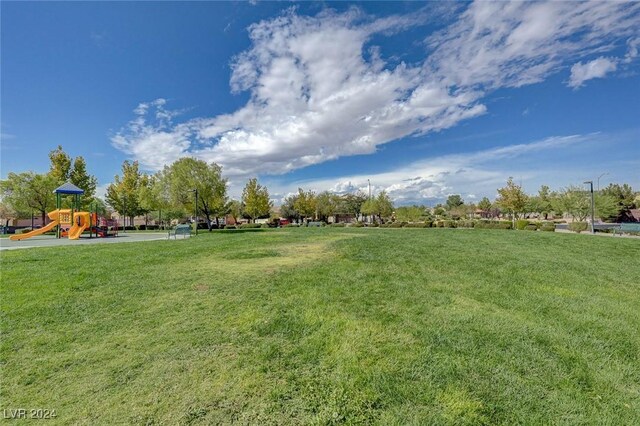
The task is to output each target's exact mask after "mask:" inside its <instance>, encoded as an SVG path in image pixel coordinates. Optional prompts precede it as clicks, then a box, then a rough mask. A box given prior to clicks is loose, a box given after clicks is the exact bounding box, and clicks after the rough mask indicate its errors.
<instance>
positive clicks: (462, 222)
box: [458, 220, 475, 228]
mask: <svg viewBox="0 0 640 426" xmlns="http://www.w3.org/2000/svg"><path fill="white" fill-rule="evenodd" d="M474 225H475V222H474V221H472V220H460V221H458V228H473V227H474Z"/></svg>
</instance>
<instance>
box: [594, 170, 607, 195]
mask: <svg viewBox="0 0 640 426" xmlns="http://www.w3.org/2000/svg"><path fill="white" fill-rule="evenodd" d="M608 174H609V172H605V173H603V174H601V175H600V176H598V179H597V182H598V184H597V186H596V188H598V193H600V178H601V177H602V176H606V175H608Z"/></svg>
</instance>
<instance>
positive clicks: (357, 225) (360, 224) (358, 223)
mask: <svg viewBox="0 0 640 426" xmlns="http://www.w3.org/2000/svg"><path fill="white" fill-rule="evenodd" d="M349 226H351V227H353V228H362V227H363V226H364V223H362V222H355V223H352V224H350V225H349Z"/></svg>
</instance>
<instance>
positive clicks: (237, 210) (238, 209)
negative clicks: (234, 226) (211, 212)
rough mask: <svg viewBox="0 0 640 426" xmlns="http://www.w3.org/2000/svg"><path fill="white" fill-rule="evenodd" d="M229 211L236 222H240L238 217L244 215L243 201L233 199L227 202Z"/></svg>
mask: <svg viewBox="0 0 640 426" xmlns="http://www.w3.org/2000/svg"><path fill="white" fill-rule="evenodd" d="M227 213H228V214H229V215H231V217H232V218H233V220H234V222H236V223H237V222H238V219H240V218H241V217H242V202H241V201H238V200H231V201H229V202H228V203H227Z"/></svg>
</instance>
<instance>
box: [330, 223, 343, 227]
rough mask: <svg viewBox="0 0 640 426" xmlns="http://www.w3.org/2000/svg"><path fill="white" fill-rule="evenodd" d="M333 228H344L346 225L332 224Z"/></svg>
mask: <svg viewBox="0 0 640 426" xmlns="http://www.w3.org/2000/svg"><path fill="white" fill-rule="evenodd" d="M329 226H331V227H332V228H344V227H345V224H344V223H332V224H331V225H329Z"/></svg>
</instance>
